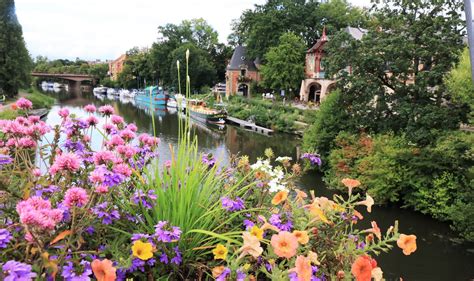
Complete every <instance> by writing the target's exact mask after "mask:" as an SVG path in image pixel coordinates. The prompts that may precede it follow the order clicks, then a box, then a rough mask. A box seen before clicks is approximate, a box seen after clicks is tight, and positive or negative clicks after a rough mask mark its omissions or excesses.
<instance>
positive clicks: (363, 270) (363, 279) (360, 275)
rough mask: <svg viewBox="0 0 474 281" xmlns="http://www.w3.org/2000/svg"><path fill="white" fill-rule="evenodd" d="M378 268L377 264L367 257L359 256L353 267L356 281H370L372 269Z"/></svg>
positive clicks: (352, 270)
mask: <svg viewBox="0 0 474 281" xmlns="http://www.w3.org/2000/svg"><path fill="white" fill-rule="evenodd" d="M375 267H377V262H376V261H375V260H374V259H372V258H371V257H369V256H367V255H363V256H359V257H358V258H357V259H356V260H355V261H354V263H353V264H352V267H351V272H352V275H354V277H355V280H356V281H370V280H371V278H372V269H374V268H375Z"/></svg>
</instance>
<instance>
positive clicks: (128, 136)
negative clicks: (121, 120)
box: [120, 129, 136, 141]
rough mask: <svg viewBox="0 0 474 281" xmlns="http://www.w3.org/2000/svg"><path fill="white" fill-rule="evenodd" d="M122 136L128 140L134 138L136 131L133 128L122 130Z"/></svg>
mask: <svg viewBox="0 0 474 281" xmlns="http://www.w3.org/2000/svg"><path fill="white" fill-rule="evenodd" d="M120 136H121V137H122V138H123V139H125V140H126V141H129V140H131V139H133V138H135V136H136V135H135V133H134V132H133V131H132V130H129V129H125V130H122V131H121V132H120Z"/></svg>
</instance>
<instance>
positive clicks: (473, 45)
mask: <svg viewBox="0 0 474 281" xmlns="http://www.w3.org/2000/svg"><path fill="white" fill-rule="evenodd" d="M464 12H465V13H466V26H467V40H468V45H469V56H470V58H471V80H472V81H471V82H472V83H474V34H473V26H472V5H471V0H464Z"/></svg>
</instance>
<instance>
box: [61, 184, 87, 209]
mask: <svg viewBox="0 0 474 281" xmlns="http://www.w3.org/2000/svg"><path fill="white" fill-rule="evenodd" d="M87 201H89V196H88V195H87V192H86V190H85V189H83V188H80V187H72V188H70V189H68V190H67V191H66V194H65V195H64V204H65V205H66V206H68V207H69V208H71V207H72V206H77V207H82V206H84V205H85V204H87Z"/></svg>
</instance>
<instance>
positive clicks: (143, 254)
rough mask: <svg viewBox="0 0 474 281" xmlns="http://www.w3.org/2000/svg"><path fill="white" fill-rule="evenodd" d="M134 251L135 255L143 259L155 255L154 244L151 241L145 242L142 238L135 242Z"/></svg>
mask: <svg viewBox="0 0 474 281" xmlns="http://www.w3.org/2000/svg"><path fill="white" fill-rule="evenodd" d="M132 253H133V256H134V257H137V258H139V259H141V260H144V261H146V260H149V259H151V258H152V257H153V245H152V244H151V243H148V242H147V243H145V242H142V241H141V240H137V241H135V242H134V243H133V246H132Z"/></svg>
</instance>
